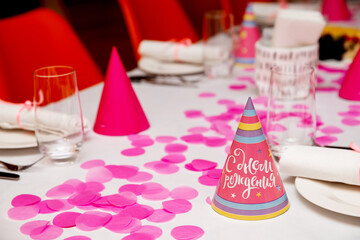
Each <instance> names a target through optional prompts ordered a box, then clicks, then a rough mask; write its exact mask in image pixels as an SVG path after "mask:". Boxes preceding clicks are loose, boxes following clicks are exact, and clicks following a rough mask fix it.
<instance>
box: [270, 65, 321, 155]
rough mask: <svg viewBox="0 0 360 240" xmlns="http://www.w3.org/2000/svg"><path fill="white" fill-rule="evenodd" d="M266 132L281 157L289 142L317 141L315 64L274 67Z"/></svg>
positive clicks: (272, 147) (274, 150)
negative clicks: (315, 139)
mask: <svg viewBox="0 0 360 240" xmlns="http://www.w3.org/2000/svg"><path fill="white" fill-rule="evenodd" d="M266 131H267V137H268V141H269V144H270V148H271V150H272V153H273V155H274V157H275V158H278V159H279V158H281V154H282V153H283V152H284V151H285V150H286V148H287V147H288V146H289V145H313V144H314V138H315V131H316V111H315V73H314V67H312V66H309V65H302V64H295V65H292V64H291V65H286V64H281V65H277V66H273V67H272V68H271V78H270V89H269V95H268V108H267V122H266Z"/></svg>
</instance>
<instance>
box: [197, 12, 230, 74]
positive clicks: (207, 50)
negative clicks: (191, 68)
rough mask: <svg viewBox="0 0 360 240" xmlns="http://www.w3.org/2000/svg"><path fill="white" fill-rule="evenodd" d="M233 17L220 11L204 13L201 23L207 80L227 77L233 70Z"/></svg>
mask: <svg viewBox="0 0 360 240" xmlns="http://www.w3.org/2000/svg"><path fill="white" fill-rule="evenodd" d="M233 22H234V17H233V15H232V14H229V13H226V12H225V11H222V10H213V11H209V12H206V13H205V15H204V23H203V47H204V67H205V74H206V75H207V77H209V78H222V77H229V76H230V75H231V73H232V68H233V64H234V63H233V62H234V61H233V58H232V55H233V51H234V45H235V34H234V29H233Z"/></svg>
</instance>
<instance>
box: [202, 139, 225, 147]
mask: <svg viewBox="0 0 360 240" xmlns="http://www.w3.org/2000/svg"><path fill="white" fill-rule="evenodd" d="M226 142H227V140H226V138H222V137H205V141H204V143H205V145H206V146H208V147H221V146H225V145H226Z"/></svg>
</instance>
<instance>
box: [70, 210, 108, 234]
mask: <svg viewBox="0 0 360 240" xmlns="http://www.w3.org/2000/svg"><path fill="white" fill-rule="evenodd" d="M111 218H112V216H111V214H109V213H105V212H99V211H88V212H85V213H83V214H81V215H80V216H78V217H77V218H76V219H75V223H76V227H77V228H79V229H80V230H83V231H94V230H96V229H99V228H101V227H102V226H104V225H105V224H106V223H108V222H109V221H110V220H111Z"/></svg>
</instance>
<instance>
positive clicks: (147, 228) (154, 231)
mask: <svg viewBox="0 0 360 240" xmlns="http://www.w3.org/2000/svg"><path fill="white" fill-rule="evenodd" d="M162 232H163V231H162V230H161V228H159V227H156V226H151V225H144V226H142V227H141V228H140V229H139V230H137V231H136V233H149V234H151V235H153V236H154V237H155V238H159V237H161V235H162Z"/></svg>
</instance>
